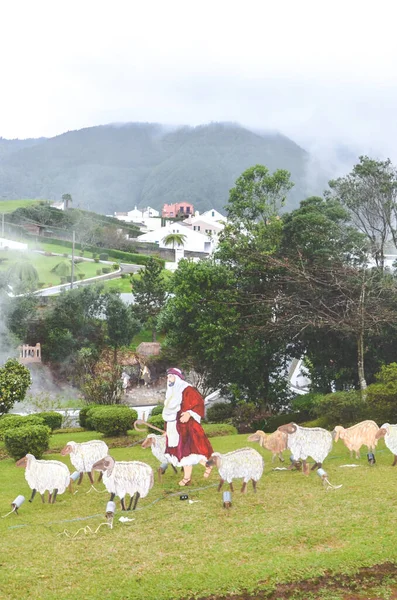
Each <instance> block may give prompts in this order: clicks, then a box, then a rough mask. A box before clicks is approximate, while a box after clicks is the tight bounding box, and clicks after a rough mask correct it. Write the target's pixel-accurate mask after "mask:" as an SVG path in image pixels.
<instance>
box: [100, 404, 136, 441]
mask: <svg viewBox="0 0 397 600" xmlns="http://www.w3.org/2000/svg"><path fill="white" fill-rule="evenodd" d="M137 418H138V413H137V412H136V410H133V409H131V408H128V406H107V407H103V408H95V409H94V410H93V411H92V413H90V419H91V421H92V424H93V426H94V428H95V431H99V432H101V433H103V434H104V435H106V436H111V435H116V436H117V435H126V434H127V431H128V430H129V429H132V428H133V426H134V423H135V421H136V420H137Z"/></svg>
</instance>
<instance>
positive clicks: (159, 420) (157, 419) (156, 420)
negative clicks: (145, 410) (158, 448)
mask: <svg viewBox="0 0 397 600" xmlns="http://www.w3.org/2000/svg"><path fill="white" fill-rule="evenodd" d="M147 422H148V423H151V424H152V425H154V426H155V427H158V428H159V429H163V431H164V430H165V423H164V420H163V417H162V416H161V415H151V416H150V417H149V418H148V420H147Z"/></svg>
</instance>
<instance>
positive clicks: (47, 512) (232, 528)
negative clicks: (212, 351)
mask: <svg viewBox="0 0 397 600" xmlns="http://www.w3.org/2000/svg"><path fill="white" fill-rule="evenodd" d="M92 437H96V438H98V437H101V436H100V435H99V434H96V433H91V432H90V433H72V434H70V433H69V434H60V435H59V437H58V436H57V435H55V436H54V437H53V438H52V447H53V448H57V449H59V448H60V447H61V446H62V445H63V443H65V442H66V441H69V440H71V439H74V440H75V441H82V440H86V439H89V438H91V439H92ZM134 439H136V438H134ZM131 442H133V439H132V438H131ZM211 442H212V444H213V447H214V449H215V450H217V451H221V452H227V451H230V450H233V449H236V448H240V447H244V446H252V447H254V448H256V449H257V450H259V451H260V452H261V453H262V454H263V456H264V457H265V460H266V466H265V472H264V475H263V477H262V479H261V481H260V482H259V484H258V492H257V494H254V493H253V491H252V487H251V486H249V489H248V493H247V494H246V495H242V494H240V492H239V491H238V487H239V484H238V483H237V485H236V490H237V491H236V492H235V493H234V494H233V497H232V503H233V505H232V508H231V509H230V510H226V509H224V508H223V503H222V494H221V493H218V492H217V491H216V482H217V480H218V477H217V474H216V473H215V471H213V473H212V475H211V477H210V479H209V480H208V481H207V480H204V479H203V469H202V467H200V466H197V467H195V468H194V471H193V486H192V487H191V488H185V489H183V490H181V489H180V488H179V487H178V484H177V482H178V481H179V479H180V474H179V473H178V474H177V475H175V474H174V473H173V472H171V470H168V471H167V472H166V474H165V475H164V477H163V483H161V484H160V483H159V482H158V481H157V479H156V481H155V486H154V488H153V489H152V490H151V492H150V494H149V496H148V497H147V498H144V499H141V500H140V501H139V504H138V509H139V510H137V511H136V512H135V513H128V517H130V518H133V519H134V520H133V521H132V522H129V523H124V524H123V523H121V522H119V520H118V519H119V517H120V516H121V512H120V511H119V506H120V505H119V501H118V500H117V507H118V510H117V514H116V518H115V521H114V527H113V529H110V528H108V527H102V528H101V529H99V531H98V532H97V533H93V532H95V530H96V529H97V527H98V526H99V525H100V524H101V523H103V522H105V518H104V513H105V508H106V503H107V501H108V494H107V493H104V494H101V493H98V492H96V491H92V492H90V493H89V494H88V493H87V492H88V490H89V484H88V480H86V481H84V483H83V484H82V486H81V488H79V489H78V492H77V493H76V494H70V493H69V492H65V493H64V494H63V495H62V496H60V497H59V500H58V501H57V502H56V504H55V505H49V504H42V503H41V500H40V497H37V498H35V500H34V502H33V503H32V504H30V503H29V502H28V501H27V500H28V498H29V497H30V490H29V488H28V485H27V483H26V482H25V480H24V472H23V470H20V469H17V468H16V467H15V464H14V461H12V460H11V459H5V460H2V461H0V481H1V486H0V513H1V514H2V515H4V514H6V513H7V512H8V511H9V510H10V503H11V502H12V501H13V500H14V498H15V497H16V496H17V495H19V494H23V495H24V496H25V497H26V501H25V503H24V504H23V505H22V507H21V508H20V511H19V515H16V514H11V515H9V516H8V517H6V518H4V519H0V534H1V536H2V556H1V568H0V597H1V598H7V599H9V600H17V599H18V600H19V599H21V598H30V599H31V600H35V599H40V600H53V599H54V600H55V599H57V600H69V599H70V598H84V599H85V600H94V599H95V600H96V599H98V600H99V599H101V600H102V599H109V600H127V599H128V600H138V599H139V600H141V599H145V600H165V599H171V598H174V599H182V598H184V599H186V598H203V597H208V596H211V597H212V595H220V594H224V595H226V596H227V597H228V598H229V597H230V595H231V594H238V593H239V592H243V591H247V592H250V593H255V592H256V591H257V590H262V591H266V592H268V593H269V594H270V593H271V592H272V591H273V590H274V589H275V586H276V585H277V584H280V583H283V582H284V583H285V582H294V581H300V580H305V579H307V578H312V577H320V576H321V575H322V574H324V573H334V574H337V577H340V578H341V577H342V574H346V573H354V572H356V571H357V570H358V569H359V568H361V567H365V566H372V565H376V564H380V563H384V562H386V561H391V562H393V563H394V562H396V560H397V531H396V527H395V525H396V520H397V517H396V513H395V511H394V507H395V503H396V487H397V485H396V477H397V471H396V470H395V469H393V468H392V467H391V466H390V465H391V462H392V456H391V454H390V452H389V451H388V450H386V449H385V447H384V444H383V441H381V443H380V444H379V450H378V451H377V453H376V458H377V463H376V465H374V466H372V467H371V466H369V465H368V463H367V460H366V457H365V454H363V458H362V459H361V460H360V461H355V460H352V459H350V456H349V453H348V451H347V450H346V448H345V447H344V446H343V445H342V443H341V442H338V444H336V445H335V446H334V450H333V453H332V455H330V457H328V458H327V459H326V461H325V464H324V468H325V469H326V471H327V472H328V476H329V480H330V481H331V483H333V484H334V485H338V484H343V487H342V488H341V489H338V490H330V491H326V489H325V487H324V486H323V485H322V483H321V480H320V478H319V477H318V476H317V474H316V473H311V474H310V476H309V477H305V476H304V475H302V474H301V473H298V472H293V471H273V470H272V464H271V462H270V455H269V453H268V452H267V451H263V450H262V449H260V448H259V447H258V445H255V444H250V443H247V441H246V436H245V435H235V436H228V437H219V438H212V439H211ZM110 452H111V454H112V455H113V456H114V457H115V458H116V459H117V460H134V459H136V460H143V461H145V462H147V463H149V464H151V465H152V466H153V467H154V468H157V466H158V463H157V461H156V459H154V457H153V456H152V454H151V452H150V450H143V449H142V448H141V447H140V446H139V445H137V446H133V447H125V448H122V447H120V448H113V449H111V451H110ZM46 458H47V459H50V458H52V459H57V460H62V461H63V462H65V463H66V464H68V465H69V460H68V457H61V456H60V454H59V453H58V452H55V453H54V454H52V455H46ZM285 458H286V463H287V464H288V453H287V452H286V453H285ZM351 463H357V464H359V465H360V466H359V467H357V468H340V466H341V465H343V464H351ZM96 488H97V489H98V490H99V491H102V490H103V489H104V488H103V485H102V484H100V483H98V484H96ZM75 489H76V488H75ZM181 492H186V493H187V494H188V495H189V499H191V500H193V501H194V502H193V503H189V501H181V500H180V499H179V496H180V493H181ZM392 584H393V579H390V578H389V579H385V580H384V582H383V583H382V585H381V586H378V588H377V589H376V590H375V592H372V591H371V592H369V591H368V590H365V591H363V594H365V595H361V594H360V591H361V588H359V589H358V590H357V593H356V594H355V595H354V596H353V595H350V594H349V593H348V591H349V590H344V589H340V590H334V591H332V592H330V591H324V593H322V594H321V595H316V596H313V595H311V594H308V593H306V594H305V593H303V595H302V594H300V595H299V594H297V595H289V596H288V597H289V598H298V597H299V598H301V599H303V598H304V599H305V600H306V599H308V598H323V599H329V600H331V598H332V599H333V600H338V599H339V600H342V599H347V598H353V597H354V598H355V599H356V598H357V599H358V598H389V597H390V589H391V585H392ZM261 597H264V596H261ZM277 597H280V596H277V593H276V595H274V596H273V598H277ZM283 597H287V596H283Z"/></svg>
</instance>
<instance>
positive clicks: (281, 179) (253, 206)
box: [226, 165, 294, 229]
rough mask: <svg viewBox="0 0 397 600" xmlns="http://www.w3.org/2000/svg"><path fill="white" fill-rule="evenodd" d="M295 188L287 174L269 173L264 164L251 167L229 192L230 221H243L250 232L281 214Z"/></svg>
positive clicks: (285, 172)
mask: <svg viewBox="0 0 397 600" xmlns="http://www.w3.org/2000/svg"><path fill="white" fill-rule="evenodd" d="M293 185H294V184H293V183H292V182H291V181H290V174H289V172H288V171H285V170H283V169H277V171H275V172H274V173H273V174H270V172H269V169H268V168H267V167H265V166H263V165H255V166H254V167H250V168H249V169H247V170H246V171H244V173H242V175H240V177H239V178H238V179H237V181H236V184H235V187H234V188H232V189H231V190H230V195H229V203H228V205H227V207H226V210H227V217H228V219H229V220H230V221H233V222H240V223H241V224H242V225H243V227H245V228H246V229H251V226H252V225H253V224H254V223H258V222H264V223H266V222H267V221H268V219H269V218H271V217H274V216H276V215H278V214H279V212H280V209H281V207H282V206H283V204H284V202H285V197H286V194H287V193H288V191H289V190H290V189H291V188H292V187H293Z"/></svg>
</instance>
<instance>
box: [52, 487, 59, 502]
mask: <svg viewBox="0 0 397 600" xmlns="http://www.w3.org/2000/svg"><path fill="white" fill-rule="evenodd" d="M57 494H58V490H57V488H55V490H54V492H53V496H52V504H54V502H55V500H56V498H57Z"/></svg>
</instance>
